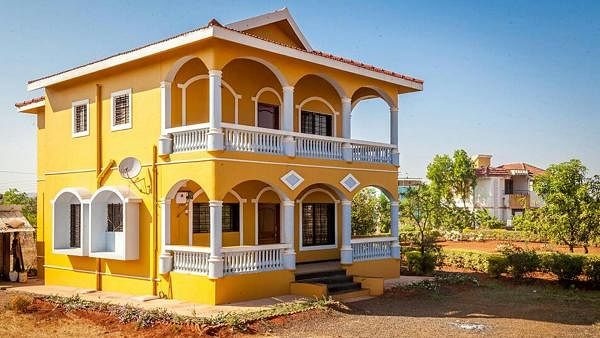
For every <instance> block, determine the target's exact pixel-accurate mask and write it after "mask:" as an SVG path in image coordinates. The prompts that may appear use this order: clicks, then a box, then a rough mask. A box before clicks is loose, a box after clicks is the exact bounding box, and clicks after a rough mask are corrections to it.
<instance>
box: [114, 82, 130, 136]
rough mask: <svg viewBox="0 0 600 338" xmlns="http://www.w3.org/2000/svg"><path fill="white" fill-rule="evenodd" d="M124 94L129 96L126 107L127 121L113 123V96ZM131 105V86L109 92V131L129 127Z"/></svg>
mask: <svg viewBox="0 0 600 338" xmlns="http://www.w3.org/2000/svg"><path fill="white" fill-rule="evenodd" d="M124 94H126V95H128V96H129V107H128V111H127V114H129V123H124V124H119V125H115V97H116V96H121V95H124ZM131 106H133V100H132V95H131V88H128V89H124V90H120V91H118V92H113V93H111V94H110V130H111V131H118V130H125V129H131V122H132V118H133V116H132V115H131Z"/></svg>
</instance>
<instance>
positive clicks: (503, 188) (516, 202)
mask: <svg viewBox="0 0 600 338" xmlns="http://www.w3.org/2000/svg"><path fill="white" fill-rule="evenodd" d="M491 162H492V155H477V156H476V158H475V168H476V169H475V171H476V174H477V186H476V187H475V192H474V194H473V206H474V207H475V208H477V209H479V208H484V209H486V210H487V211H488V212H489V213H490V215H492V216H495V217H496V218H498V219H500V220H502V221H504V222H506V224H507V225H508V226H511V225H512V219H513V217H514V216H516V215H520V214H522V213H523V212H524V211H525V210H526V209H531V208H539V207H541V206H542V205H543V201H542V199H541V198H540V197H538V195H537V194H536V193H535V192H534V191H533V180H534V179H535V177H536V176H537V175H540V174H542V173H544V169H541V168H538V167H535V166H533V165H531V164H527V163H509V164H503V165H500V166H496V167H494V166H492V165H491Z"/></svg>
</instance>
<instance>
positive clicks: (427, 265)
mask: <svg viewBox="0 0 600 338" xmlns="http://www.w3.org/2000/svg"><path fill="white" fill-rule="evenodd" d="M406 261H407V264H408V271H410V272H412V273H415V274H417V275H429V274H431V273H432V272H433V270H435V268H436V267H437V266H438V265H439V255H438V254H437V253H434V252H426V253H425V254H424V255H422V254H421V253H420V252H419V251H411V252H407V253H406Z"/></svg>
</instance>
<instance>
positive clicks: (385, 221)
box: [377, 193, 392, 233]
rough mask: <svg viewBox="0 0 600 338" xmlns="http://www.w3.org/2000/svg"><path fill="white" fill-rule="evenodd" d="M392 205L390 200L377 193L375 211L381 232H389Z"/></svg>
mask: <svg viewBox="0 0 600 338" xmlns="http://www.w3.org/2000/svg"><path fill="white" fill-rule="evenodd" d="M391 208H392V205H391V204H390V200H389V199H388V198H387V196H385V195H384V194H383V193H380V194H379V203H378V205H377V213H378V216H379V222H378V226H377V227H378V228H379V231H380V232H382V233H389V232H390V225H391V224H392V210H391Z"/></svg>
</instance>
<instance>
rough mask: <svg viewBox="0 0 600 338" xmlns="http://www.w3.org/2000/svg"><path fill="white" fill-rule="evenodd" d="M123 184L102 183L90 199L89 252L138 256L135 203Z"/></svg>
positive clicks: (124, 257)
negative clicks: (119, 185)
mask: <svg viewBox="0 0 600 338" xmlns="http://www.w3.org/2000/svg"><path fill="white" fill-rule="evenodd" d="M140 202H141V199H140V198H138V197H137V196H135V194H133V192H132V191H130V190H129V189H128V188H124V187H103V188H100V189H99V190H97V191H96V192H95V193H94V195H93V196H92V198H91V200H90V256H92V257H99V258H109V259H120V260H129V259H138V258H139V203H140Z"/></svg>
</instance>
